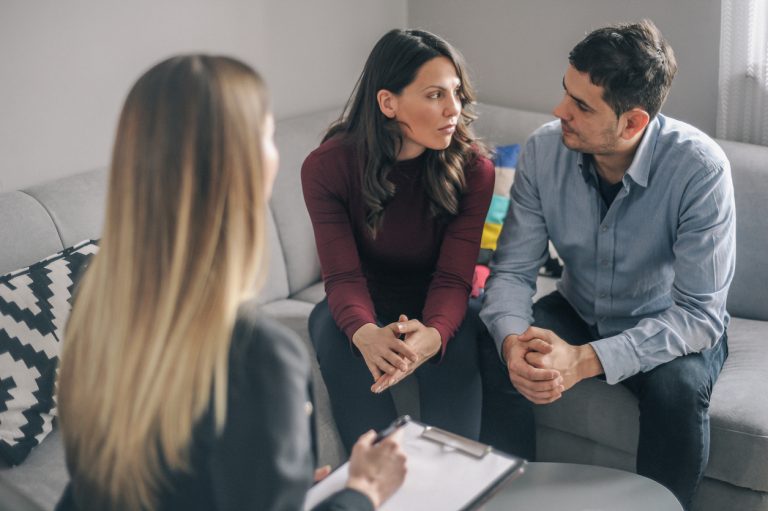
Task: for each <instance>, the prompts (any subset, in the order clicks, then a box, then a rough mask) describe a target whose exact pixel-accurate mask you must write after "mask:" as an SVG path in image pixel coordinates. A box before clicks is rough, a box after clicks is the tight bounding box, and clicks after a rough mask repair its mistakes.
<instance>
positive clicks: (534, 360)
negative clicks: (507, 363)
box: [525, 351, 552, 369]
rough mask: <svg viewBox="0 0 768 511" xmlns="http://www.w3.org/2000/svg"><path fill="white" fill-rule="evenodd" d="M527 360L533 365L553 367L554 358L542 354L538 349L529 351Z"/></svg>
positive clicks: (526, 355)
mask: <svg viewBox="0 0 768 511" xmlns="http://www.w3.org/2000/svg"><path fill="white" fill-rule="evenodd" d="M525 361H526V362H528V363H529V364H531V365H532V366H533V367H538V368H540V369H542V368H544V369H545V368H550V367H552V360H551V358H550V357H549V356H547V355H542V354H541V353H539V352H537V351H529V352H528V353H526V354H525Z"/></svg>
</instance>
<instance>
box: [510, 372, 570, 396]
mask: <svg viewBox="0 0 768 511" xmlns="http://www.w3.org/2000/svg"><path fill="white" fill-rule="evenodd" d="M509 379H510V381H512V383H513V384H514V385H515V386H516V387H521V388H524V389H526V390H528V391H529V392H549V391H552V390H556V389H558V388H559V387H562V386H563V379H562V378H555V379H554V380H546V381H531V380H529V379H527V378H524V377H522V376H521V375H519V374H517V373H510V374H509Z"/></svg>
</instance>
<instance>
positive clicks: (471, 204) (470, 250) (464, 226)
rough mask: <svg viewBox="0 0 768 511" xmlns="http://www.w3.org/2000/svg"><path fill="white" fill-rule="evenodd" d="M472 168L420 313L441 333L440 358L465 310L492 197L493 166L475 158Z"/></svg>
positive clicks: (446, 233)
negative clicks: (457, 212)
mask: <svg viewBox="0 0 768 511" xmlns="http://www.w3.org/2000/svg"><path fill="white" fill-rule="evenodd" d="M472 165H473V167H472V169H471V170H470V172H468V173H467V181H466V182H467V187H466V189H465V192H464V194H463V195H462V198H461V203H460V205H459V214H458V215H456V216H455V217H454V218H453V219H452V220H451V221H450V223H449V224H448V226H447V228H446V231H445V235H444V237H443V242H442V244H441V246H440V254H439V256H438V259H437V265H436V267H435V273H434V275H433V277H432V280H431V282H430V285H429V288H428V290H427V298H426V301H425V303H424V310H423V312H422V317H423V320H424V324H425V325H427V326H431V327H434V328H436V329H437V331H438V332H440V339H441V340H442V343H443V346H442V352H441V354H440V357H441V358H442V356H443V355H445V349H446V346H447V344H448V341H449V340H450V339H451V338H452V337H453V335H454V334H455V333H456V330H457V329H458V328H459V326H460V325H461V322H462V321H463V319H464V315H465V314H466V311H467V300H468V299H469V292H470V291H471V290H472V275H473V272H474V269H475V263H476V262H477V254H478V252H479V251H480V238H481V237H482V234H483V224H484V223H485V217H486V215H487V214H488V206H489V205H490V203H491V196H492V195H493V183H494V180H495V172H494V168H493V163H492V162H491V161H490V160H489V159H487V158H484V157H481V156H477V158H476V159H475V161H474V162H473V163H472Z"/></svg>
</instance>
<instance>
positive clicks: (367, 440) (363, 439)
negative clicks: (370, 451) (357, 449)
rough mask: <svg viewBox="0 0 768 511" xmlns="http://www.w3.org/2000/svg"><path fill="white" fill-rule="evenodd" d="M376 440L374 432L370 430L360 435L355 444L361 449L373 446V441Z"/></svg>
mask: <svg viewBox="0 0 768 511" xmlns="http://www.w3.org/2000/svg"><path fill="white" fill-rule="evenodd" d="M375 439H376V432H375V431H374V430H372V429H369V430H368V431H366V432H365V433H363V434H362V435H360V438H358V439H357V442H355V444H356V445H362V446H363V447H370V446H371V445H373V441H374V440H375Z"/></svg>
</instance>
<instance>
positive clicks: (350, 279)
mask: <svg viewBox="0 0 768 511" xmlns="http://www.w3.org/2000/svg"><path fill="white" fill-rule="evenodd" d="M301 185H302V189H303V192H304V201H305V202H306V205H307V211H308V212H309V217H310V219H311V220H312V228H313V229H314V233H315V243H316V244H317V254H318V256H319V258H320V267H321V269H322V273H323V281H324V283H325V293H326V295H327V296H328V306H329V308H330V310H331V315H332V316H333V319H334V320H335V321H336V324H337V325H338V326H339V328H340V329H341V330H342V331H343V332H344V333H345V334H346V335H347V338H349V339H350V340H351V339H352V335H353V334H354V333H355V332H356V331H357V330H358V329H359V328H360V327H361V326H363V325H365V324H366V323H376V314H375V312H374V307H373V301H372V300H371V295H370V293H369V291H368V284H367V283H366V280H365V276H364V275H363V271H362V267H361V264H360V256H359V254H358V252H357V245H356V243H355V234H354V231H353V228H352V225H351V222H350V211H349V200H348V197H349V190H346V188H347V187H348V186H349V183H348V179H344V178H343V176H342V175H341V174H340V173H338V172H336V173H333V172H329V171H328V170H327V169H325V168H324V167H323V162H322V161H321V158H320V157H319V156H318V155H317V154H315V153H312V154H310V155H309V156H308V157H307V159H306V160H305V161H304V164H303V165H302V167H301Z"/></svg>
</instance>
